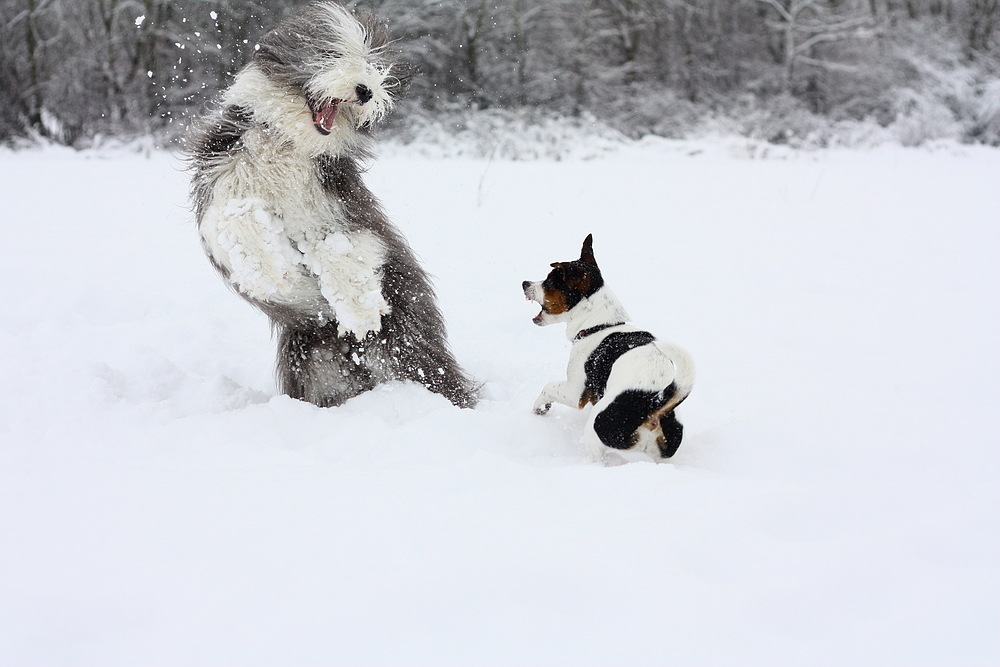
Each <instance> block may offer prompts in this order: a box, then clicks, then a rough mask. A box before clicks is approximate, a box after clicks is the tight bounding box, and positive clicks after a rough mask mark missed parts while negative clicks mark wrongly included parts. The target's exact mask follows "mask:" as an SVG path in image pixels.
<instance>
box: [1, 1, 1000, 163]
mask: <svg viewBox="0 0 1000 667" xmlns="http://www.w3.org/2000/svg"><path fill="white" fill-rule="evenodd" d="M998 1H1000V0H368V1H358V2H347V3H345V4H349V5H359V6H367V7H371V8H373V9H375V10H376V11H377V12H378V13H379V14H380V15H381V16H382V17H383V18H385V19H386V20H387V21H388V22H389V24H390V26H391V29H392V31H393V33H394V34H395V35H396V36H398V38H399V41H398V42H397V46H398V48H399V49H400V50H401V51H402V52H403V54H404V57H405V58H406V59H408V60H409V61H410V62H412V63H414V64H415V65H417V67H418V69H419V72H420V76H418V77H417V78H416V79H415V80H414V83H413V85H412V86H411V89H410V92H409V99H410V100H411V104H413V105H414V106H415V107H419V108H420V109H422V110H426V111H430V112H438V111H447V110H449V109H451V110H453V109H469V108H479V109H490V108H502V109H523V108H534V109H542V110H545V111H546V112H549V113H553V114H562V115H568V116H571V115H579V114H582V113H587V114H592V115H593V116H595V117H597V118H599V119H602V120H605V121H606V122H609V123H611V124H613V125H614V126H616V127H618V128H619V129H621V130H622V131H625V132H627V133H630V134H636V135H638V134H643V133H647V132H652V133H657V134H664V135H671V134H677V133H680V132H683V130H684V128H685V127H687V126H688V124H689V123H690V122H691V118H692V117H696V116H699V115H702V114H705V113H723V114H725V113H729V114H730V115H733V114H734V113H739V112H738V111H737V112H734V111H733V110H734V109H735V110H739V109H746V108H748V107H753V108H755V109H759V108H764V109H770V110H771V114H770V115H771V116H774V117H778V118H780V117H782V115H783V114H784V117H787V116H788V113H789V111H788V110H789V109H792V110H794V112H795V113H801V114H808V115H811V116H817V117H826V118H830V119H835V120H836V119H862V118H873V119H875V120H876V121H878V122H880V123H883V124H886V123H890V122H892V121H893V120H894V119H895V118H897V117H898V116H899V115H900V114H905V113H909V112H908V111H907V108H908V107H907V105H910V107H911V110H912V106H913V105H914V104H917V105H919V104H924V103H925V102H926V100H925V98H926V97H927V96H928V95H929V96H930V97H932V98H933V100H934V104H936V105H938V106H939V107H941V109H943V111H940V113H941V114H944V115H947V113H951V114H952V116H953V120H954V121H955V122H960V123H964V125H963V128H964V130H963V132H964V135H965V136H964V138H966V139H968V140H972V141H986V142H990V143H1000V120H997V119H996V118H994V117H992V116H989V109H990V108H991V104H993V103H992V102H990V100H992V99H993V98H991V97H990V96H991V95H993V96H995V97H996V101H1000V87H998V86H997V85H995V82H996V81H997V80H998V74H1000V30H998V28H1000V9H998ZM302 4H303V2H302V1H301V0H298V1H296V0H277V1H274V2H263V1H260V0H2V4H0V141H7V142H10V141H11V140H13V139H15V138H18V137H42V138H45V139H48V140H52V141H56V142H61V143H66V144H74V145H78V144H81V143H85V142H87V141H89V140H91V139H93V138H94V137H95V136H98V135H136V134H155V135H159V136H165V137H169V136H171V135H177V134H179V133H180V132H181V130H182V128H183V126H184V125H185V120H186V118H187V117H188V116H189V115H190V114H192V113H197V112H198V111H199V110H200V109H201V108H202V107H203V105H204V104H205V102H206V100H208V99H211V98H212V96H213V95H214V94H215V93H217V92H218V91H219V90H220V89H221V88H223V87H224V86H225V85H226V83H227V81H228V80H230V78H231V76H232V75H233V74H234V73H235V72H236V71H238V70H239V68H240V67H242V66H243V65H244V64H245V63H246V62H247V60H248V59H249V56H250V54H251V53H252V50H253V46H254V43H255V40H256V39H257V37H258V36H259V35H260V34H261V32H262V31H263V30H265V29H267V28H268V27H269V26H270V25H272V24H273V23H275V22H276V21H278V20H280V19H281V18H282V17H283V16H285V15H287V14H289V13H291V12H294V11H295V9H296V8H297V7H299V6H301V5H302ZM955 81H960V83H959V84H956V83H955ZM956 86H958V88H960V89H961V90H958V89H956ZM928 90H930V91H931V92H930V93H928V92H927V91H928ZM901 91H909V93H906V94H904V93H902V92H901ZM949 96H951V97H954V98H955V99H950V98H949ZM977 96H978V98H982V99H979V100H978V101H977ZM993 106H996V104H993ZM984 109H985V111H984ZM997 113H1000V112H997ZM994 115H996V114H994ZM991 123H992V125H991ZM780 125H781V123H780V122H778V123H777V124H776V126H775V127H776V128H777V129H776V130H775V137H768V138H772V139H775V140H777V139H780V135H781V131H782V130H781V129H780ZM993 125H997V126H998V127H997V128H996V129H995V130H994V129H993Z"/></svg>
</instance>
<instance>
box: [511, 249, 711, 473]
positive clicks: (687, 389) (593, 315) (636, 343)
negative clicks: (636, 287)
mask: <svg viewBox="0 0 1000 667" xmlns="http://www.w3.org/2000/svg"><path fill="white" fill-rule="evenodd" d="M552 267H553V269H552V271H551V272H550V273H549V275H548V277H546V278H545V280H544V281H541V282H531V281H527V280H526V281H524V283H522V288H523V289H524V295H525V297H527V298H528V299H529V300H532V301H536V302H538V303H539V304H540V305H541V307H542V311H541V312H540V313H539V314H538V315H537V316H536V317H535V318H534V320H533V321H534V323H535V324H537V325H539V326H547V325H549V324H555V323H557V322H565V323H566V336H567V337H568V338H569V339H570V341H572V343H573V348H572V351H571V352H570V358H569V366H568V368H567V371H566V380H565V381H562V382H550V383H548V384H547V385H545V388H544V389H542V393H541V394H540V395H539V396H538V398H537V399H536V400H535V406H534V410H535V412H536V413H537V414H545V413H546V412H548V410H549V408H550V407H551V406H552V403H562V404H564V405H568V406H570V407H573V408H581V409H582V408H584V407H585V406H586V405H587V404H590V403H593V404H594V409H593V411H592V413H591V414H590V417H589V419H588V421H587V426H586V430H585V433H584V443H585V444H586V446H587V450H588V452H589V453H590V457H591V459H592V460H594V461H599V460H601V459H602V458H603V457H604V454H605V452H607V451H608V449H614V450H626V449H628V450H633V451H641V452H645V453H646V454H647V455H649V456H651V457H652V458H653V459H655V460H658V461H659V460H662V459H666V458H670V457H671V456H673V455H674V453H675V452H676V451H677V448H678V447H679V446H680V444H681V438H682V436H683V430H684V429H683V426H682V425H681V423H680V422H679V421H677V417H676V415H675V414H674V408H676V407H677V406H678V405H680V403H681V402H682V401H683V400H684V399H685V398H687V396H688V394H689V393H691V387H692V385H693V384H694V363H693V362H692V361H691V357H690V356H689V355H688V354H687V352H685V351H684V350H683V349H681V348H680V347H678V346H676V345H674V344H672V343H667V342H663V341H659V340H657V339H656V338H655V337H654V336H653V335H652V334H650V333H648V332H646V331H642V330H639V329H637V328H635V327H632V326H629V325H628V324H626V322H628V320H629V319H630V318H629V316H628V314H627V313H626V312H625V308H624V307H623V306H622V304H621V302H620V301H618V298H617V297H615V295H614V294H613V293H612V292H611V290H610V289H608V288H607V287H606V286H605V285H604V279H603V277H602V276H601V271H600V269H599V268H598V266H597V261H596V260H595V259H594V251H593V237H592V236H588V237H587V239H586V240H585V241H584V242H583V250H582V252H581V253H580V259H578V260H575V261H572V262H556V263H554V264H552Z"/></svg>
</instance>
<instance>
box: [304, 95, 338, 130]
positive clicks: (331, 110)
mask: <svg viewBox="0 0 1000 667" xmlns="http://www.w3.org/2000/svg"><path fill="white" fill-rule="evenodd" d="M343 101H344V100H336V99H334V100H329V101H324V102H318V103H314V102H310V103H309V110H310V111H312V117H313V125H315V126H316V131H317V132H319V133H320V134H322V135H324V136H325V135H327V134H330V132H332V131H333V123H334V121H336V120H337V111H338V108H339V107H340V103H341V102H343Z"/></svg>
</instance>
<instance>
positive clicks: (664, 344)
mask: <svg viewBox="0 0 1000 667" xmlns="http://www.w3.org/2000/svg"><path fill="white" fill-rule="evenodd" d="M655 344H656V347H658V348H660V351H661V352H663V354H665V355H667V356H668V357H670V360H671V361H673V362H674V370H675V371H676V373H677V374H676V375H675V376H674V387H675V391H674V397H673V398H672V399H671V401H670V407H669V410H673V409H674V408H676V407H677V406H678V405H680V404H681V403H682V402H683V401H684V399H685V398H687V397H688V394H690V393H691V388H692V387H694V360H693V359H691V355H690V354H688V353H687V350H685V349H684V348H682V347H680V346H679V345H675V344H674V343H670V342H668V341H662V340H657V341H655Z"/></svg>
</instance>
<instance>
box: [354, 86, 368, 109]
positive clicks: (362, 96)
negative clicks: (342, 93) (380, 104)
mask: <svg viewBox="0 0 1000 667" xmlns="http://www.w3.org/2000/svg"><path fill="white" fill-rule="evenodd" d="M354 92H355V93H356V94H357V96H358V104H366V103H367V102H368V100H370V99H371V98H372V89H371V88H369V87H368V86H366V85H365V84H363V83H359V84H358V85H357V87H356V88H355V89H354Z"/></svg>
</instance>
